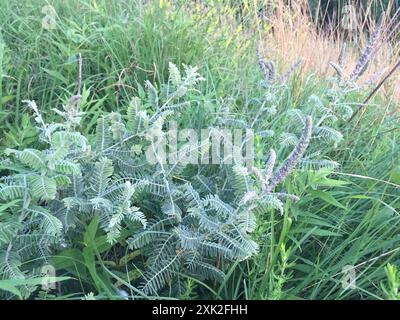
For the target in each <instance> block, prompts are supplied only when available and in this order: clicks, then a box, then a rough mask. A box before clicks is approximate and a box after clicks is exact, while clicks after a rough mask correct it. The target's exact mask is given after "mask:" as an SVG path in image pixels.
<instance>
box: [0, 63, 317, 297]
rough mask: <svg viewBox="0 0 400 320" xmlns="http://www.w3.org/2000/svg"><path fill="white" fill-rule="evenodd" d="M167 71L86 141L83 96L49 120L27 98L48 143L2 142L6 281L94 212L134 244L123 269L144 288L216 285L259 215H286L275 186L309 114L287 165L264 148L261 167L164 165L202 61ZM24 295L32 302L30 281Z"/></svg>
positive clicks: (2, 269) (55, 248) (61, 244)
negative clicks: (133, 272) (165, 146)
mask: <svg viewBox="0 0 400 320" xmlns="http://www.w3.org/2000/svg"><path fill="white" fill-rule="evenodd" d="M169 71H170V76H169V80H168V83H167V84H165V85H163V86H161V88H160V89H158V88H157V87H156V86H155V85H153V84H151V83H150V82H146V90H147V97H146V98H144V99H140V98H138V97H134V98H132V100H131V102H130V104H129V106H128V107H127V112H126V114H120V113H117V112H113V113H110V114H107V115H104V116H103V117H102V118H100V119H99V120H98V122H97V127H96V132H95V134H94V136H93V137H85V136H83V135H82V134H81V133H80V131H79V128H80V126H79V125H80V123H81V119H82V116H83V115H84V114H83V113H82V112H81V111H80V110H79V100H80V99H79V96H76V97H72V98H71V99H70V100H69V102H68V104H67V105H66V106H64V107H63V111H60V110H56V113H57V114H58V115H59V116H60V117H61V119H60V122H58V123H55V122H53V123H47V122H46V121H45V120H44V117H43V115H42V113H41V112H40V110H39V107H38V106H37V105H36V103H35V102H34V101H28V102H27V103H28V105H29V106H30V108H31V109H32V110H33V112H34V114H35V121H36V123H37V125H38V126H37V129H38V131H39V132H40V140H41V143H42V145H43V147H42V148H40V149H32V148H29V149H23V150H16V149H7V150H6V152H5V156H4V158H3V160H2V168H3V169H4V172H7V175H6V176H3V177H2V178H0V179H1V180H0V199H1V202H2V205H1V211H0V226H1V228H0V231H1V232H0V277H1V278H3V279H24V278H27V277H35V276H37V275H38V274H39V269H40V267H41V265H43V264H45V263H47V262H48V260H49V259H50V257H51V256H52V255H53V254H56V253H57V252H59V251H60V250H62V249H64V248H68V247H73V246H75V245H76V244H77V243H79V242H80V241H81V240H79V239H80V237H81V235H82V233H83V232H84V230H85V229H86V227H87V225H88V224H89V223H90V221H92V220H93V219H94V218H96V219H97V218H98V219H99V223H100V227H101V230H100V231H98V232H100V233H104V234H106V236H107V241H108V243H109V244H110V245H112V246H115V247H116V248H118V247H126V246H127V247H128V248H129V249H131V250H134V249H140V253H141V257H142V258H143V259H144V261H145V262H144V263H140V262H139V261H137V262H134V263H133V265H131V266H130V267H131V268H138V269H140V270H141V273H142V277H141V278H140V279H139V280H138V281H137V283H134V285H135V286H137V288H138V290H141V291H142V292H143V293H144V294H151V295H156V294H161V293H162V292H163V290H164V288H166V287H167V288H168V292H169V294H171V293H172V294H173V295H174V296H180V295H184V294H185V293H187V292H188V287H187V285H188V284H189V285H190V283H191V282H190V281H187V278H188V277H193V278H196V279H200V280H202V281H203V280H212V281H222V280H223V279H224V277H225V274H224V269H223V268H222V266H223V265H226V264H227V263H228V264H229V262H232V261H242V260H245V259H248V258H250V257H251V256H253V255H255V254H257V252H258V244H257V243H256V242H255V241H254V240H253V239H252V233H253V231H254V230H255V228H256V225H257V223H256V222H257V216H261V215H263V214H264V213H265V212H267V211H269V210H278V211H279V212H281V213H283V208H284V204H283V200H285V199H286V198H288V199H289V200H298V197H297V196H295V195H290V194H286V193H285V192H282V191H281V190H280V189H281V187H280V184H281V182H283V181H284V179H285V178H286V177H287V176H288V175H290V173H291V172H292V171H293V170H294V169H295V167H296V165H297V164H299V163H300V162H301V161H302V160H303V156H304V154H305V151H306V149H307V147H308V144H309V143H310V139H311V136H312V134H313V130H312V128H313V126H312V118H311V117H309V116H308V117H306V118H305V122H304V126H303V128H302V134H301V137H300V139H299V140H298V142H297V143H296V146H295V147H294V149H293V151H292V153H291V154H290V155H289V156H288V157H287V159H286V160H285V161H283V163H282V165H280V166H279V167H278V166H277V163H278V159H277V155H276V153H275V152H274V151H273V150H271V153H270V157H269V160H268V161H267V163H266V168H265V169H264V170H263V171H262V172H261V173H260V169H257V168H253V169H251V168H248V167H245V166H243V164H241V163H237V162H236V163H235V162H234V163H233V164H214V165H210V164H207V165H205V164H185V163H182V162H180V161H179V160H180V158H179V157H180V156H179V155H177V160H178V162H176V163H168V162H166V161H165V159H164V158H162V157H161V156H159V155H157V154H156V153H154V151H155V150H156V149H157V147H158V143H159V142H160V141H161V140H163V139H164V138H165V136H166V134H167V127H166V122H167V121H168V120H169V119H171V118H174V119H176V118H177V115H178V113H181V112H184V111H185V110H186V109H188V108H191V104H190V102H189V101H190V99H189V97H190V94H191V93H192V92H193V91H194V90H195V87H196V85H197V84H198V83H199V82H200V81H202V80H203V79H202V78H201V77H200V75H199V74H198V72H197V68H193V67H189V66H184V72H183V74H182V73H181V72H180V71H179V70H178V68H177V67H176V66H175V65H173V64H170V66H169ZM225 120H226V118H225ZM233 125H234V124H233ZM206 147H207V146H206ZM208 147H209V146H208ZM241 151H243V150H240V152H241ZM152 152H153V153H152ZM149 153H150V154H153V156H154V155H156V156H155V157H154V158H152V159H153V161H149V158H148V156H149ZM275 166H277V167H278V169H277V170H275V171H274V167H275ZM123 231H124V232H123ZM125 231H129V232H128V236H126V234H127V233H126V232H125ZM26 290H27V291H26V297H29V295H30V294H31V293H32V292H33V291H34V290H35V287H30V288H26Z"/></svg>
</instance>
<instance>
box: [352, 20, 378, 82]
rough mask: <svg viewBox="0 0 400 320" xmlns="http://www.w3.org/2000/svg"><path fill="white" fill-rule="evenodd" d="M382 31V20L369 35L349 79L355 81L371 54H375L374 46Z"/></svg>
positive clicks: (366, 65) (363, 69) (365, 67)
mask: <svg viewBox="0 0 400 320" xmlns="http://www.w3.org/2000/svg"><path fill="white" fill-rule="evenodd" d="M381 33H382V20H381V22H380V23H379V24H378V26H377V27H376V29H375V30H374V32H373V33H372V36H371V41H370V42H369V43H368V45H367V47H366V48H365V49H364V51H363V53H362V54H361V56H360V58H359V59H358V62H357V64H356V67H355V68H354V70H353V72H352V73H351V74H350V81H352V82H354V81H356V80H357V79H358V78H359V77H360V76H361V75H362V74H363V73H364V72H365V70H366V69H367V67H368V63H369V61H370V60H371V59H372V57H373V55H374V54H375V51H376V50H375V49H376V46H377V44H378V42H379V39H380V37H381Z"/></svg>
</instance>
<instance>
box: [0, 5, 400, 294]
mask: <svg viewBox="0 0 400 320" xmlns="http://www.w3.org/2000/svg"><path fill="white" fill-rule="evenodd" d="M3 2H4V3H3ZM246 3H247V2H246ZM45 4H46V3H45V2H43V1H39V0H36V1H19V2H16V1H7V2H6V1H2V3H1V9H0V19H1V21H2V25H1V29H0V32H1V33H0V72H1V74H2V77H1V79H0V98H1V108H0V119H1V121H0V123H1V124H0V128H1V132H2V134H1V137H0V141H1V147H0V148H1V149H0V150H1V163H0V170H1V178H0V295H1V298H3V299H15V298H21V299H127V298H135V299H136V298H137V299H143V298H156V297H161V298H162V297H164V298H166V297H168V298H176V299H387V298H390V299H397V298H399V293H398V289H399V287H400V279H399V275H398V272H397V270H396V266H397V265H398V264H399V248H400V247H399V245H400V235H399V234H400V233H399V230H400V217H399V209H400V202H399V199H400V197H399V196H400V192H399V188H400V158H399V154H400V145H399V138H400V136H399V116H398V101H397V100H396V99H395V98H394V97H393V96H392V95H391V94H390V91H389V90H385V91H384V94H378V95H376V96H375V97H374V98H373V99H372V101H370V102H369V105H368V107H364V108H363V109H362V110H360V112H359V113H358V114H357V115H356V117H355V118H354V119H352V121H349V119H350V118H351V116H352V115H353V112H354V111H355V110H357V106H358V104H359V103H360V102H362V101H363V100H364V99H365V97H366V96H367V95H368V93H369V90H370V89H369V87H368V86H362V85H357V83H356V82H355V81H347V80H349V79H347V80H346V79H344V80H343V79H339V78H340V75H339V76H338V75H336V74H335V73H334V70H333V69H332V73H331V74H330V76H329V77H321V75H318V74H317V73H313V72H311V71H310V70H307V72H306V73H305V72H304V70H303V69H301V70H300V69H299V67H300V68H301V65H300V66H298V63H296V61H291V63H290V64H288V65H285V63H284V62H285V60H284V59H282V60H275V61H270V60H267V59H266V58H265V57H264V54H265V51H268V49H269V46H268V42H267V41H266V40H265V39H264V38H263V36H261V35H262V34H264V32H268V31H269V30H270V25H269V24H268V23H265V22H260V21H259V20H260V19H259V18H258V16H257V15H254V12H257V10H256V9H258V8H255V7H253V6H254V5H255V4H248V6H247V7H246V5H245V6H244V7H241V16H240V17H239V18H240V19H239V20H240V23H232V21H230V19H231V20H235V19H237V18H238V15H235V13H237V12H236V11H235V8H234V7H233V8H232V7H231V6H230V5H229V4H227V3H225V2H223V1H210V2H209V3H208V7H207V6H201V5H200V4H198V5H196V6H193V7H189V6H187V5H185V3H184V2H182V5H179V4H175V5H171V4H170V3H169V2H167V1H156V2H148V3H145V4H143V3H142V2H141V1H133V0H132V1H105V0H104V1H71V2H68V4H66V3H65V2H64V1H53V2H51V3H50V4H51V5H52V6H53V7H54V10H55V12H56V16H55V28H54V29H46V28H43V25H42V19H43V18H44V16H46V15H47V14H49V13H50V14H51V12H49V11H46V10H45V11H43V12H42V11H41V10H42V8H43V6H44V5H45ZM261 6H262V4H260V7H261ZM206 9H207V10H206ZM246 10H247V11H246ZM243 12H244V13H243ZM246 12H247V14H248V16H246V17H247V18H243V15H244V14H246ZM216 16H218V17H220V18H221V19H220V21H218V22H216V19H215V17H216ZM251 17H253V18H251ZM252 23H255V25H253V24H252ZM221 26H223V27H221ZM255 26H256V28H255ZM260 40H261V41H260ZM260 43H261V45H260ZM265 47H266V48H265ZM80 57H82V60H80ZM300 58H301V57H300ZM79 62H81V65H82V72H81V77H82V79H81V80H82V87H81V86H80V85H79V83H80V81H79V80H78V81H77V79H78V78H79V77H78V74H79V67H77V66H79V65H80V64H79ZM292 63H293V64H294V65H292ZM305 63H306V64H307V61H306V62H305ZM291 65H292V66H293V68H291ZM190 66H193V67H190ZM194 66H197V68H196V67H194ZM260 67H261V68H260ZM295 67H297V69H295ZM364 67H365V66H364ZM275 69H276V70H275ZM364 69H366V68H364ZM287 70H289V72H287V73H286V74H285V72H286V71H287ZM363 71H365V70H363ZM352 80H354V79H352ZM77 82H78V88H77ZM171 120H173V121H175V122H176V124H177V126H178V128H179V129H187V128H192V129H194V130H195V131H196V132H200V130H201V129H203V128H225V129H232V130H234V129H242V130H245V129H252V130H253V132H254V149H255V150H254V152H255V158H254V163H253V164H252V165H251V166H246V164H243V163H231V164H229V163H227V164H220V165H215V164H196V165H193V164H188V165H182V164H181V163H178V164H172V165H171V164H165V163H164V162H163V161H162V159H159V158H157V157H156V159H155V161H154V163H149V162H148V158H146V154H147V155H148V153H147V152H148V151H149V150H151V147H152V146H153V145H154V143H155V141H154V140H152V137H154V135H156V136H157V137H163V136H165V135H166V134H167V132H168V129H169V124H170V122H169V121H171ZM186 138H188V137H186ZM185 141H186V140H182V141H180V142H181V145H184V143H183V142H185ZM149 147H150V149H149ZM207 147H209V146H207ZM207 147H206V148H199V149H201V152H203V153H204V152H206V150H207ZM179 157H181V158H182V159H183V158H185V157H187V155H186V153H182V154H178V158H179ZM43 266H51V267H54V268H55V273H56V277H57V278H56V280H57V285H56V286H54V287H53V286H51V284H50V288H51V290H46V288H47V287H46V286H43V281H45V279H44V273H43V272H44V269H43ZM349 274H350V275H354V276H355V282H354V283H352V284H354V286H352V285H351V286H350V287H346V286H344V285H343V283H345V284H346V283H347V282H346V279H345V278H346V277H347V276H348V275H349ZM47 285H48V284H47Z"/></svg>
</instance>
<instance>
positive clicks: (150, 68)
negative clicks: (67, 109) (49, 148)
mask: <svg viewBox="0 0 400 320" xmlns="http://www.w3.org/2000/svg"><path fill="white" fill-rule="evenodd" d="M0 2H1V5H0V21H1V25H0V74H1V77H0V130H1V135H0V152H2V153H3V150H4V149H5V148H8V147H13V148H17V149H23V148H26V147H32V146H37V145H39V144H40V143H39V142H38V138H37V134H36V131H35V130H34V125H33V121H31V118H33V115H32V112H31V111H30V110H29V109H28V108H27V107H26V105H25V104H24V103H23V100H35V101H36V103H37V105H38V106H39V107H40V109H41V112H42V113H43V114H44V115H45V118H46V119H48V120H49V121H50V120H51V118H52V117H53V115H52V113H51V112H50V110H51V109H52V108H60V107H61V105H62V104H63V103H64V104H65V103H66V102H67V101H68V98H69V97H70V96H72V95H74V94H75V93H76V78H77V69H76V63H77V60H76V55H77V54H78V53H81V55H82V57H83V70H82V73H83V79H82V86H83V88H82V99H81V109H82V111H84V112H85V116H84V119H83V122H82V123H83V124H82V127H81V131H82V132H83V133H84V134H85V135H88V136H89V137H90V136H91V135H92V133H93V131H94V128H95V126H96V122H97V120H98V118H100V117H101V116H102V115H103V114H105V113H107V112H112V111H122V112H125V109H126V107H127V105H128V104H129V101H130V100H131V98H132V97H133V96H140V95H142V94H143V91H144V82H145V80H151V82H153V83H155V84H161V83H164V82H165V81H166V80H167V79H168V64H169V62H173V63H174V64H176V65H181V64H187V65H196V66H198V67H199V72H200V73H201V75H202V76H203V77H204V78H205V81H203V82H202V84H201V86H200V88H199V94H198V96H195V97H194V98H193V99H194V100H195V99H197V102H198V104H199V105H201V106H202V107H203V108H198V109H197V110H196V112H188V113H182V114H181V119H180V122H181V123H183V124H184V125H186V126H187V127H190V128H192V127H195V128H197V127H201V126H202V125H203V124H204V123H206V122H207V121H208V120H209V119H212V118H213V117H215V116H216V115H218V114H219V113H220V112H221V110H223V108H224V107H225V106H226V105H227V104H230V105H232V107H231V112H232V114H235V115H238V116H239V117H243V118H245V117H246V116H247V115H248V114H250V112H252V111H254V109H256V108H257V107H258V105H257V104H255V102H254V101H256V100H262V97H263V96H264V94H265V88H264V87H262V86H260V85H259V84H260V82H262V78H263V75H262V73H261V71H260V70H259V66H258V61H257V55H256V48H257V46H258V45H259V44H261V49H260V53H261V55H262V56H263V57H265V58H268V59H269V60H271V61H273V62H274V63H275V64H276V67H277V70H278V71H279V73H280V74H283V73H284V71H285V70H287V68H289V67H290V66H291V65H292V64H293V63H294V62H295V61H296V60H297V59H299V58H301V59H302V64H301V66H300V67H299V68H298V69H297V70H295V71H294V73H293V75H292V76H291V77H290V79H289V80H288V82H287V85H286V86H285V87H284V89H282V90H281V91H279V97H278V98H277V100H276V101H277V102H276V106H275V107H276V108H277V110H278V114H277V116H276V118H272V120H265V119H262V120H261V121H260V123H261V127H262V129H271V128H272V129H274V130H275V134H276V136H277V137H278V136H279V135H281V134H282V133H284V132H283V130H284V129H283V124H287V123H288V121H289V120H288V118H287V117H286V116H282V117H281V114H284V112H286V111H287V110H291V109H294V108H296V107H299V108H306V107H307V104H308V101H309V98H310V96H312V95H318V96H327V95H329V94H330V92H331V91H330V90H331V86H332V84H331V83H332V78H334V76H335V72H334V70H333V69H332V67H331V66H330V62H332V61H333V62H337V60H338V57H339V55H340V51H341V48H342V43H343V38H344V33H343V30H341V29H340V28H339V27H337V25H338V24H337V21H333V22H332V26H331V27H330V29H329V28H328V30H322V29H320V28H319V27H318V26H316V23H315V21H313V20H318V19H319V18H320V16H317V17H311V18H310V16H309V14H308V7H307V3H306V1H303V0H300V1H292V2H291V3H292V5H291V6H290V7H289V6H287V5H285V4H284V2H283V1H279V2H277V3H276V4H275V6H274V10H275V13H274V14H273V15H268V14H267V13H268V8H269V7H268V3H269V1H243V2H242V5H241V6H239V5H232V2H230V1H222V0H221V1H193V2H186V1H177V2H172V1H139V0H121V1H108V0H96V1H95V0H74V1H63V0H53V1H42V0H29V1H28V0H20V1H5V0H1V1H0ZM372 3H373V1H372ZM46 4H51V5H52V6H53V7H54V9H55V11H56V13H57V16H56V19H55V21H56V28H55V29H52V30H45V29H44V28H43V27H42V19H43V16H44V14H43V13H42V12H41V10H42V8H43V6H44V5H46ZM386 5H387V6H388V7H390V6H392V5H393V2H392V1H389V3H388V4H386ZM367 11H368V10H367ZM260 12H264V13H265V16H264V15H260ZM318 14H319V15H323V13H322V12H319V13H318ZM389 22H390V17H387V18H386V19H385V20H384V26H385V25H386V26H387V25H388V23H389ZM376 24H377V21H375V20H374V19H373V18H372V17H371V16H369V15H368V14H367V15H366V16H365V19H364V20H363V23H361V24H360V26H359V29H358V32H357V35H358V36H357V39H356V40H355V39H353V41H352V42H350V43H349V49H348V51H347V54H346V72H347V73H350V72H351V70H353V68H354V67H355V65H356V64H357V61H358V59H359V56H360V51H361V50H362V48H365V46H366V45H367V43H368V41H369V38H370V34H371V32H372V30H373V29H374V27H375V26H376ZM384 30H386V29H385V28H384ZM398 30H399V29H395V28H390V29H389V30H386V33H385V35H386V36H387V35H388V34H387V32H393V33H392V34H390V39H388V38H387V37H384V38H383V40H382V42H381V44H380V48H379V51H378V52H377V53H376V55H375V56H374V58H373V59H372V60H371V62H370V63H369V66H368V69H367V70H366V72H365V73H364V74H363V76H362V77H361V79H360V80H359V81H358V83H360V84H363V83H365V82H366V81H368V80H369V79H371V77H373V76H374V75H376V73H377V71H379V70H382V69H383V68H386V70H388V69H389V68H390V67H391V66H393V65H394V64H395V63H396V61H397V60H398V59H399V53H400V45H399V43H398V39H399V38H398V37H399V31H398ZM396 39H397V40H396ZM375 82H376V81H375ZM370 90H371V89H370V87H367V88H362V89H361V90H354V91H350V92H349V93H346V94H345V95H344V98H343V99H344V101H342V102H343V104H347V105H349V106H351V107H353V108H354V107H355V106H357V105H359V104H360V102H361V101H363V99H364V98H365V96H366V95H367V94H368V92H370ZM399 99H400V70H397V72H395V73H394V74H393V76H392V77H391V78H390V79H389V81H387V82H386V83H385V84H384V86H383V87H382V88H381V89H380V90H379V92H378V93H377V94H376V96H374V98H373V99H372V100H371V101H370V103H369V105H368V106H367V107H365V112H363V113H362V116H361V117H360V116H359V117H357V118H356V119H355V120H354V121H352V122H347V121H342V122H340V124H339V125H338V130H340V131H341V133H342V134H343V140H342V141H341V142H340V143H339V144H338V146H337V148H335V149H326V150H323V151H322V154H323V155H324V156H326V158H328V159H330V160H333V161H336V162H338V163H339V164H340V167H339V168H336V169H335V170H334V171H333V172H329V174H328V172H326V171H324V170H314V171H305V170H298V171H296V172H295V174H294V175H293V176H292V177H291V178H289V179H287V180H286V181H285V182H284V188H285V190H286V191H287V192H288V193H293V194H296V195H299V196H300V197H301V200H300V201H298V202H296V203H291V202H289V201H288V202H285V207H284V208H285V210H284V214H283V215H282V216H281V215H280V214H278V213H277V212H267V213H265V215H262V216H259V217H257V229H256V235H255V238H256V241H257V242H258V243H259V245H260V253H259V255H257V256H255V257H253V258H251V259H249V260H246V261H242V262H239V261H236V262H234V263H231V264H229V263H226V265H224V263H222V266H221V268H222V269H224V271H225V274H226V277H225V279H224V280H223V281H222V282H221V283H217V282H212V281H209V282H207V281H204V282H203V281H200V280H197V279H194V278H193V279H192V278H190V277H189V278H188V279H187V291H186V292H185V294H183V295H182V296H180V297H174V296H167V295H166V296H165V298H181V299H196V298H200V299H387V298H389V297H388V294H387V291H385V290H384V289H383V288H385V287H388V286H390V283H389V284H388V281H389V280H388V276H387V274H388V272H389V271H388V269H387V265H388V264H389V263H390V264H392V265H394V266H397V267H398V266H399V265H400V232H399V231H400V216H399V214H400V157H399V155H400V125H399V124H400V118H399ZM324 103H328V102H326V100H324ZM271 144H273V145H271ZM271 147H275V148H276V150H278V152H279V151H280V153H281V154H287V153H288V151H287V150H288V149H284V148H283V147H282V146H280V143H279V141H273V142H270V141H269V140H268V141H267V142H265V141H264V140H260V141H258V142H257V146H256V148H258V151H259V152H260V153H261V154H263V155H266V154H268V152H269V150H270V148H271ZM260 158H262V157H260ZM258 160H259V159H258ZM0 170H4V168H3V167H1V166H0ZM1 174H2V175H3V171H2V172H1ZM0 205H1V207H0V208H1V209H0V214H1V210H3V208H6V206H5V205H4V203H1V204H0ZM5 210H6V209H5ZM116 251H117V250H115V251H113V250H110V251H109V252H107V254H106V255H105V256H102V258H101V259H100V258H98V256H97V257H96V258H93V259H96V268H98V269H99V270H101V271H102V272H105V273H106V274H107V275H108V276H109V283H108V284H107V286H106V287H105V288H104V287H102V286H101V285H99V284H98V282H96V279H93V278H91V275H92V272H93V270H91V272H89V273H87V272H86V271H83V268H82V266H81V265H80V264H84V263H83V262H79V263H78V264H77V265H78V267H77V273H76V274H75V276H77V275H78V276H81V277H82V278H81V279H80V281H71V282H69V283H68V284H67V285H66V286H65V287H66V288H67V289H66V290H65V291H63V292H62V293H60V294H58V296H52V295H48V296H43V293H39V294H37V295H36V296H35V297H33V298H44V299H51V298H56V299H81V298H83V297H85V296H86V297H87V295H88V294H89V293H90V292H93V293H94V295H95V297H96V298H98V299H101V298H115V299H119V298H121V297H120V296H118V295H117V294H116V293H115V292H118V290H120V289H121V288H124V290H125V291H126V292H129V296H131V297H137V293H136V291H135V290H136V288H135V284H134V281H132V282H130V279H131V277H133V278H134V277H135V276H137V273H140V270H135V269H134V268H132V266H131V264H130V261H131V259H134V258H135V257H133V256H129V253H121V252H116ZM121 254H122V255H123V258H121ZM114 257H115V259H114ZM53 258H54V260H55V261H57V262H58V263H59V264H60V265H63V263H64V262H65V261H66V260H68V259H70V258H71V257H63V256H55V257H53ZM117 258H120V260H119V261H117V260H116V259H117ZM63 259H65V260H63ZM113 259H114V260H113ZM124 259H126V262H125V263H124V261H125V260H124ZM117 265H118V267H119V268H117V267H116V266H117ZM346 266H352V267H353V268H354V270H355V272H356V277H357V278H356V288H355V289H344V288H343V287H342V279H343V268H345V267H346ZM129 268H130V269H129ZM385 268H386V269H385ZM59 272H60V275H63V276H64V275H65V276H70V274H68V272H66V271H65V270H64V269H63V268H61V267H60V270H59ZM0 278H1V277H0ZM392 282H393V281H392ZM0 291H1V280H0ZM391 297H392V296H391ZM150 298H151V297H150ZM392 298H393V297H392Z"/></svg>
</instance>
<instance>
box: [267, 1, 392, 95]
mask: <svg viewBox="0 0 400 320" xmlns="http://www.w3.org/2000/svg"><path fill="white" fill-rule="evenodd" d="M306 10H307V9H306V3H305V1H304V0H299V1H292V3H291V6H286V5H284V4H283V3H282V2H279V5H278V6H277V7H276V10H275V12H274V15H272V16H270V17H268V20H269V23H270V24H271V26H272V28H270V29H269V30H268V31H266V32H260V35H261V36H260V40H262V41H261V43H262V49H263V51H264V53H265V55H267V56H268V57H269V58H271V59H272V60H273V61H279V63H280V64H281V65H283V66H286V67H287V66H289V65H291V64H292V63H293V62H294V61H296V60H297V59H298V58H301V59H302V60H303V64H302V75H303V76H304V75H305V74H309V73H316V74H318V75H320V76H322V77H327V76H331V75H334V74H335V71H334V70H333V68H332V67H331V66H330V62H335V63H336V62H337V61H338V57H339V54H340V50H341V47H342V44H343V39H344V37H345V30H344V29H343V28H341V26H340V22H339V23H338V24H337V25H336V26H334V27H333V28H332V30H331V31H330V32H328V31H321V30H318V29H317V27H316V25H315V24H314V23H313V22H312V21H310V19H309V16H308V15H307V13H306ZM387 20H389V19H386V20H385V21H384V23H383V30H384V32H383V34H382V40H381V41H380V43H379V44H378V47H379V50H378V51H377V52H376V54H375V55H374V56H373V59H372V60H371V61H370V63H369V65H368V69H367V70H366V71H365V73H364V74H363V75H362V77H360V79H359V80H358V83H359V84H360V85H361V84H365V83H367V82H369V81H370V80H374V81H373V83H375V84H376V83H377V82H378V81H379V80H380V79H381V78H382V77H383V76H384V75H385V73H386V72H388V71H389V69H390V68H391V67H392V66H393V65H395V63H396V62H397V61H398V59H399V58H400V44H399V43H393V42H388V41H387V40H386V39H387V37H388V35H391V36H393V35H397V36H398V34H399V32H398V31H396V30H394V29H393V24H392V28H389V29H388V28H387V25H388V24H389V21H387ZM375 26H376V22H374V21H373V20H372V19H371V18H370V17H369V16H368V14H367V15H366V17H365V18H364V20H363V21H360V22H359V23H358V28H357V29H356V30H355V32H354V38H353V39H351V40H350V41H349V43H350V45H349V47H348V48H347V51H346V59H345V71H346V73H347V74H350V73H351V71H352V70H353V69H354V67H355V66H356V64H357V61H358V59H359V56H360V52H361V51H362V50H363V48H365V46H366V45H367V43H368V41H369V39H368V34H369V33H370V31H371V30H373V29H374V28H375ZM396 32H397V34H396ZM390 33H391V34H390ZM393 33H395V34H393ZM381 90H382V91H383V92H384V93H385V94H389V93H393V94H394V95H396V96H397V98H398V99H400V70H397V72H395V73H394V74H393V76H392V77H391V78H390V79H389V80H388V81H387V83H385V85H384V86H383V87H382V89H381Z"/></svg>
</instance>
